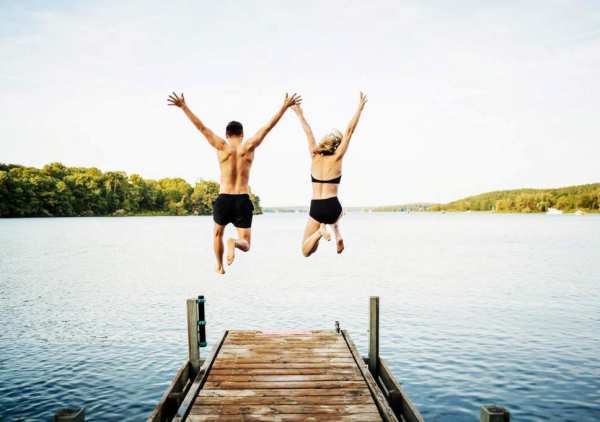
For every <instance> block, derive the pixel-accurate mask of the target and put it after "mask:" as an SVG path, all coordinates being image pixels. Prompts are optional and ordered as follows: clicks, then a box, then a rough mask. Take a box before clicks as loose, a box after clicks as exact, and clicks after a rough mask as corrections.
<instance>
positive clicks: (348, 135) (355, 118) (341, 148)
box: [335, 92, 367, 159]
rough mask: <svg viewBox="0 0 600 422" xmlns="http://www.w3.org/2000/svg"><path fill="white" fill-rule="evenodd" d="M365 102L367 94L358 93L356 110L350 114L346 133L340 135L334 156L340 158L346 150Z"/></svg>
mask: <svg viewBox="0 0 600 422" xmlns="http://www.w3.org/2000/svg"><path fill="white" fill-rule="evenodd" d="M366 103H367V96H366V95H365V94H363V93H362V92H361V93H360V100H359V102H358V110H356V113H354V116H352V119H351V120H350V123H348V127H347V128H346V133H344V136H342V141H341V142H340V146H339V147H337V149H336V150H335V156H336V158H338V159H340V158H342V157H343V156H344V154H346V151H347V150H348V145H349V144H350V138H352V134H353V133H354V129H356V125H357V124H358V120H359V119H360V115H361V113H362V111H363V108H365V104H366Z"/></svg>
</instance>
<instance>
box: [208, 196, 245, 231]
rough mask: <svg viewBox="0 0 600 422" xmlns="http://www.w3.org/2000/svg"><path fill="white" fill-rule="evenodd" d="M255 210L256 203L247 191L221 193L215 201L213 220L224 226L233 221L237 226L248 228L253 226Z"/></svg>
mask: <svg viewBox="0 0 600 422" xmlns="http://www.w3.org/2000/svg"><path fill="white" fill-rule="evenodd" d="M253 211H254V205H252V201H251V200H250V196H248V194H247V193H244V194H241V195H233V194H229V193H221V194H219V196H218V197H217V199H216V200H215V202H214V203H213V220H215V223H217V224H220V225H222V226H226V225H227V224H229V223H233V225H234V226H236V227H239V228H241V229H248V228H250V227H251V226H252V212H253Z"/></svg>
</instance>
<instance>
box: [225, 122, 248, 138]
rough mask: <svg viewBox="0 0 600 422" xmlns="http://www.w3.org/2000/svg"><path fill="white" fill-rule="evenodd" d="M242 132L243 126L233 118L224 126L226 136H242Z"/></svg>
mask: <svg viewBox="0 0 600 422" xmlns="http://www.w3.org/2000/svg"><path fill="white" fill-rule="evenodd" d="M242 133H244V127H243V126H242V124H241V123H240V122H236V121H235V120H234V121H232V122H229V123H228V124H227V128H225V135H226V136H242Z"/></svg>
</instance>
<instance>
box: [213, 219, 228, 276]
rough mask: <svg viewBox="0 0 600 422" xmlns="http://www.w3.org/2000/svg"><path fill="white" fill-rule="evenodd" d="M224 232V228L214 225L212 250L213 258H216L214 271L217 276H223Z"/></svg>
mask: <svg viewBox="0 0 600 422" xmlns="http://www.w3.org/2000/svg"><path fill="white" fill-rule="evenodd" d="M224 232H225V226H222V225H220V224H217V223H215V230H214V235H213V248H214V249H215V257H216V258H217V266H216V271H217V272H218V273H219V274H225V270H224V269H223V233H224Z"/></svg>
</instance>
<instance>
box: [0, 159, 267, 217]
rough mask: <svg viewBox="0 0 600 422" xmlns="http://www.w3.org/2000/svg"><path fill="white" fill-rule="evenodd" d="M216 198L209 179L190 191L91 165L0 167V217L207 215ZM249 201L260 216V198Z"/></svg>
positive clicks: (181, 184)
mask: <svg viewBox="0 0 600 422" xmlns="http://www.w3.org/2000/svg"><path fill="white" fill-rule="evenodd" d="M218 195H219V184H218V183H217V182H214V181H212V180H200V181H199V182H196V184H195V185H194V186H193V187H192V186H191V185H190V184H189V183H187V182H186V181H185V180H184V179H182V178H164V179H160V180H150V179H144V178H143V177H142V176H140V175H138V174H131V175H129V176H128V175H127V174H126V173H125V172H122V171H108V172H102V171H100V170H99V169H97V168H95V167H66V166H64V165H62V164H61V163H51V164H47V165H45V166H44V167H43V168H41V169H39V168H35V167H26V166H20V165H15V164H2V163H0V217H74V216H106V215H208V214H211V213H212V204H213V202H214V200H215V199H216V198H217V196H218ZM250 199H251V200H252V203H253V204H254V212H255V213H256V214H260V213H262V210H261V207H260V199H259V197H258V196H256V195H254V194H252V193H251V194H250Z"/></svg>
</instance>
